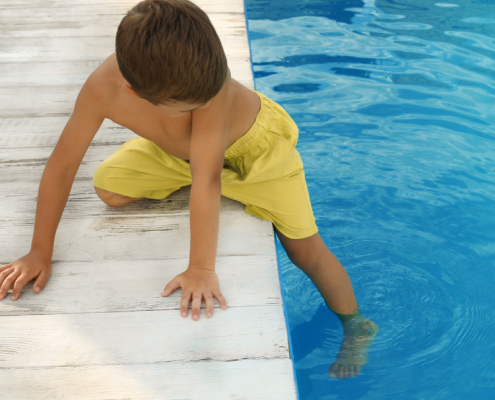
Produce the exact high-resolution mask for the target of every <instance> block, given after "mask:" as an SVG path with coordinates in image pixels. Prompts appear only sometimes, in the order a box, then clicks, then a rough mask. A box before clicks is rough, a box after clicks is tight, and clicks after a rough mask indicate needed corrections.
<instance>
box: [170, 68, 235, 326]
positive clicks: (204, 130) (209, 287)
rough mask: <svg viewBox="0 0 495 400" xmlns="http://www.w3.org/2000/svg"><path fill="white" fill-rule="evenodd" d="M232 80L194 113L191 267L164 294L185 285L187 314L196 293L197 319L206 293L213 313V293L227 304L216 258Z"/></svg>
mask: <svg viewBox="0 0 495 400" xmlns="http://www.w3.org/2000/svg"><path fill="white" fill-rule="evenodd" d="M231 85H232V84H231V80H230V75H229V78H228V79H227V82H226V84H225V85H224V86H223V88H222V89H221V90H220V92H219V93H218V94H217V95H216V96H215V97H214V98H213V99H212V100H211V103H210V105H209V106H208V107H207V108H205V109H198V110H195V111H194V114H193V122H192V137H191V147H190V165H191V175H192V186H191V199H190V214H191V215H190V218H191V225H190V228H191V247H190V255H189V266H188V268H187V270H186V271H185V272H183V273H182V274H180V275H177V276H176V277H175V278H174V279H173V280H172V281H171V282H170V283H169V284H168V285H167V286H166V287H165V290H164V292H163V295H164V296H168V295H169V294H170V293H172V292H173V291H174V290H175V289H177V288H178V287H182V300H181V315H182V316H184V317H185V316H187V312H188V308H189V301H190V299H191V296H192V306H191V309H192V314H193V319H199V310H200V307H201V301H202V298H203V297H204V299H205V302H206V311H205V315H206V316H207V317H208V316H211V315H212V314H213V296H214V297H216V298H217V300H218V302H219V303H220V304H221V305H222V308H225V307H226V302H225V299H224V298H223V296H222V293H221V292H220V288H219V282H218V277H217V275H216V273H215V258H216V252H217V241H218V223H219V213H220V193H221V180H220V176H221V173H222V168H223V164H224V156H225V148H226V144H227V131H228V122H229V121H228V118H229V115H230V105H231V103H232V98H233V97H232V96H233V88H232V86H231ZM209 313H210V314H209ZM208 314H209V315H208Z"/></svg>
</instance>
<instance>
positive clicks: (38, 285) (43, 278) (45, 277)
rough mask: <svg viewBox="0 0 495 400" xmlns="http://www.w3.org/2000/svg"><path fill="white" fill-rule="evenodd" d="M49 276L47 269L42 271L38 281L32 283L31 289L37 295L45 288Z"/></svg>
mask: <svg viewBox="0 0 495 400" xmlns="http://www.w3.org/2000/svg"><path fill="white" fill-rule="evenodd" d="M49 276H50V271H49V270H47V269H42V270H41V272H40V274H39V275H38V279H36V282H34V285H33V289H34V291H35V292H36V293H39V292H40V291H41V289H43V288H44V287H45V284H46V281H47V280H48V277H49Z"/></svg>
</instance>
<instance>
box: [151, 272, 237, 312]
mask: <svg viewBox="0 0 495 400" xmlns="http://www.w3.org/2000/svg"><path fill="white" fill-rule="evenodd" d="M179 287H181V288H182V299H181V302H180V312H181V315H182V316H183V317H187V313H188V310H189V302H190V301H191V296H192V305H191V308H192V319H193V320H195V321H197V320H199V310H200V308H201V301H202V299H203V298H204V299H205V302H206V310H205V316H206V317H207V318H211V317H212V316H213V297H216V299H217V300H218V302H219V303H220V304H221V307H222V309H224V310H225V309H226V308H227V302H226V301H225V299H224V297H223V295H222V293H221V292H220V284H219V281H218V276H217V274H216V273H215V271H213V270H210V269H201V268H199V267H191V266H189V268H188V269H187V270H185V271H184V272H183V273H181V274H179V275H177V276H176V277H175V278H174V279H172V280H171V281H170V282H169V283H168V284H167V286H165V289H164V290H163V292H162V294H161V295H162V296H163V297H165V296H168V295H169V294H170V293H172V292H173V291H174V290H175V289H177V288H179Z"/></svg>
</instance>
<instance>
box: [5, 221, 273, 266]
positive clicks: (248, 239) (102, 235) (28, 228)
mask: <svg viewBox="0 0 495 400" xmlns="http://www.w3.org/2000/svg"><path fill="white" fill-rule="evenodd" d="M32 235H33V220H32V219H29V220H27V219H26V220H22V219H13V220H10V221H2V229H1V230H0V243H1V244H2V252H1V253H0V257H1V259H0V265H3V264H6V263H9V262H12V261H14V260H16V259H17V258H19V257H21V256H23V255H24V254H27V252H28V251H29V249H30V246H31V240H32ZM273 235H274V233H273V228H272V224H271V222H269V221H265V220H261V219H259V218H256V217H253V216H252V215H249V214H245V213H233V214H231V213H223V214H220V225H219V234H218V249H217V255H218V256H236V255H273V254H274V252H275V241H274V238H273ZM189 244H190V230H189V215H168V216H163V217H160V218H156V217H152V216H146V217H106V218H70V219H69V218H68V219H63V220H61V222H60V225H59V227H58V230H57V234H56V237H55V247H54V252H53V260H56V261H91V260H137V259H157V258H163V259H167V258H175V257H186V256H188V255H189Z"/></svg>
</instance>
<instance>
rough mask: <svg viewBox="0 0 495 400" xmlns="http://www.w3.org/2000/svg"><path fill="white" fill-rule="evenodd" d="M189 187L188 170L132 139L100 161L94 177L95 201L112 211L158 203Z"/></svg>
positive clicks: (144, 142) (155, 148) (153, 147)
mask: <svg viewBox="0 0 495 400" xmlns="http://www.w3.org/2000/svg"><path fill="white" fill-rule="evenodd" d="M190 184H191V169H190V166H189V164H188V163H187V162H186V161H185V160H181V159H178V158H175V157H173V156H171V155H170V154H168V153H167V152H165V151H163V150H162V149H160V148H159V147H158V146H156V145H155V144H154V143H153V142H151V141H149V140H147V139H144V138H141V137H135V138H133V139H131V140H129V141H127V142H126V143H124V144H123V145H122V146H121V147H120V148H119V149H117V151H116V152H115V153H113V154H112V155H111V156H110V157H108V158H107V159H106V160H105V161H103V162H102V163H101V164H100V165H99V166H98V168H97V169H96V171H95V173H94V176H93V186H94V188H95V191H96V194H97V195H98V197H99V198H100V199H101V200H102V201H103V202H104V203H105V204H107V205H109V206H111V207H120V206H123V205H125V204H128V203H132V202H133V201H136V200H142V199H145V198H146V199H156V200H161V199H164V198H166V197H168V196H169V195H170V194H171V193H173V192H175V191H176V190H178V189H180V188H181V187H183V186H188V185H190Z"/></svg>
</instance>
